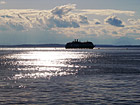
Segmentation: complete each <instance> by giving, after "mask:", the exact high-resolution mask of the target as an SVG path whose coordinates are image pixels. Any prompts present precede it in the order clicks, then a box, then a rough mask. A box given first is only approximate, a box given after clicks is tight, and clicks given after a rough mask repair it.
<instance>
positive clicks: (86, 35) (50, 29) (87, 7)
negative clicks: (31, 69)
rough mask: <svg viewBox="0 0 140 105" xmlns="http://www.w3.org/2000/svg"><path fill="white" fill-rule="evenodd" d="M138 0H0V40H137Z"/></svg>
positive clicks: (139, 34) (139, 38)
mask: <svg viewBox="0 0 140 105" xmlns="http://www.w3.org/2000/svg"><path fill="white" fill-rule="evenodd" d="M139 5H140V0H70V1H68V0H0V44H1V45H2V44H3V45H4V44H11V45H13V44H44V43H60V44H62V43H66V42H68V41H72V40H73V39H75V38H78V39H79V40H81V41H87V40H89V41H92V42H93V43H94V44H123V45H126V44H127V45H128V44H129V45H134V44H140V6H139Z"/></svg>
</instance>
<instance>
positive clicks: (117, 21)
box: [104, 16, 124, 27]
mask: <svg viewBox="0 0 140 105" xmlns="http://www.w3.org/2000/svg"><path fill="white" fill-rule="evenodd" d="M104 21H105V23H108V24H110V25H113V26H116V27H124V25H123V21H122V20H121V19H119V18H118V17H117V16H109V17H107V18H106V19H105V20H104Z"/></svg>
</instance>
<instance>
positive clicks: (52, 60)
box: [0, 48, 140, 105]
mask: <svg viewBox="0 0 140 105" xmlns="http://www.w3.org/2000/svg"><path fill="white" fill-rule="evenodd" d="M139 74H140V48H100V49H98V48H95V49H64V48H0V93H1V94H0V104H39V105H41V104H47V105H54V104H56V105H62V104H64V105H82V104H83V105H93V104H130V105H132V104H133V105H134V104H136V105H138V104H139V102H140V90H139V88H140V75H139Z"/></svg>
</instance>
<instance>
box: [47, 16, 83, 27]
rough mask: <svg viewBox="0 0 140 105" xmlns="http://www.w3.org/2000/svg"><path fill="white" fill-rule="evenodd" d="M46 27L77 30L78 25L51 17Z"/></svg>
mask: <svg viewBox="0 0 140 105" xmlns="http://www.w3.org/2000/svg"><path fill="white" fill-rule="evenodd" d="M48 22H49V24H48V27H50V28H52V27H59V28H68V27H73V28H78V27H80V25H79V24H78V23H77V22H75V21H70V20H66V19H60V18H57V17H54V16H52V17H51V18H49V19H48Z"/></svg>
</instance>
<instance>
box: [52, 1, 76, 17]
mask: <svg viewBox="0 0 140 105" xmlns="http://www.w3.org/2000/svg"><path fill="white" fill-rule="evenodd" d="M75 6H76V5H75V4H68V5H63V6H57V7H55V8H54V9H53V10H52V11H51V13H52V14H54V15H57V16H59V17H60V18H61V17H62V16H63V15H66V14H67V13H69V12H70V11H72V10H74V9H75Z"/></svg>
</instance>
